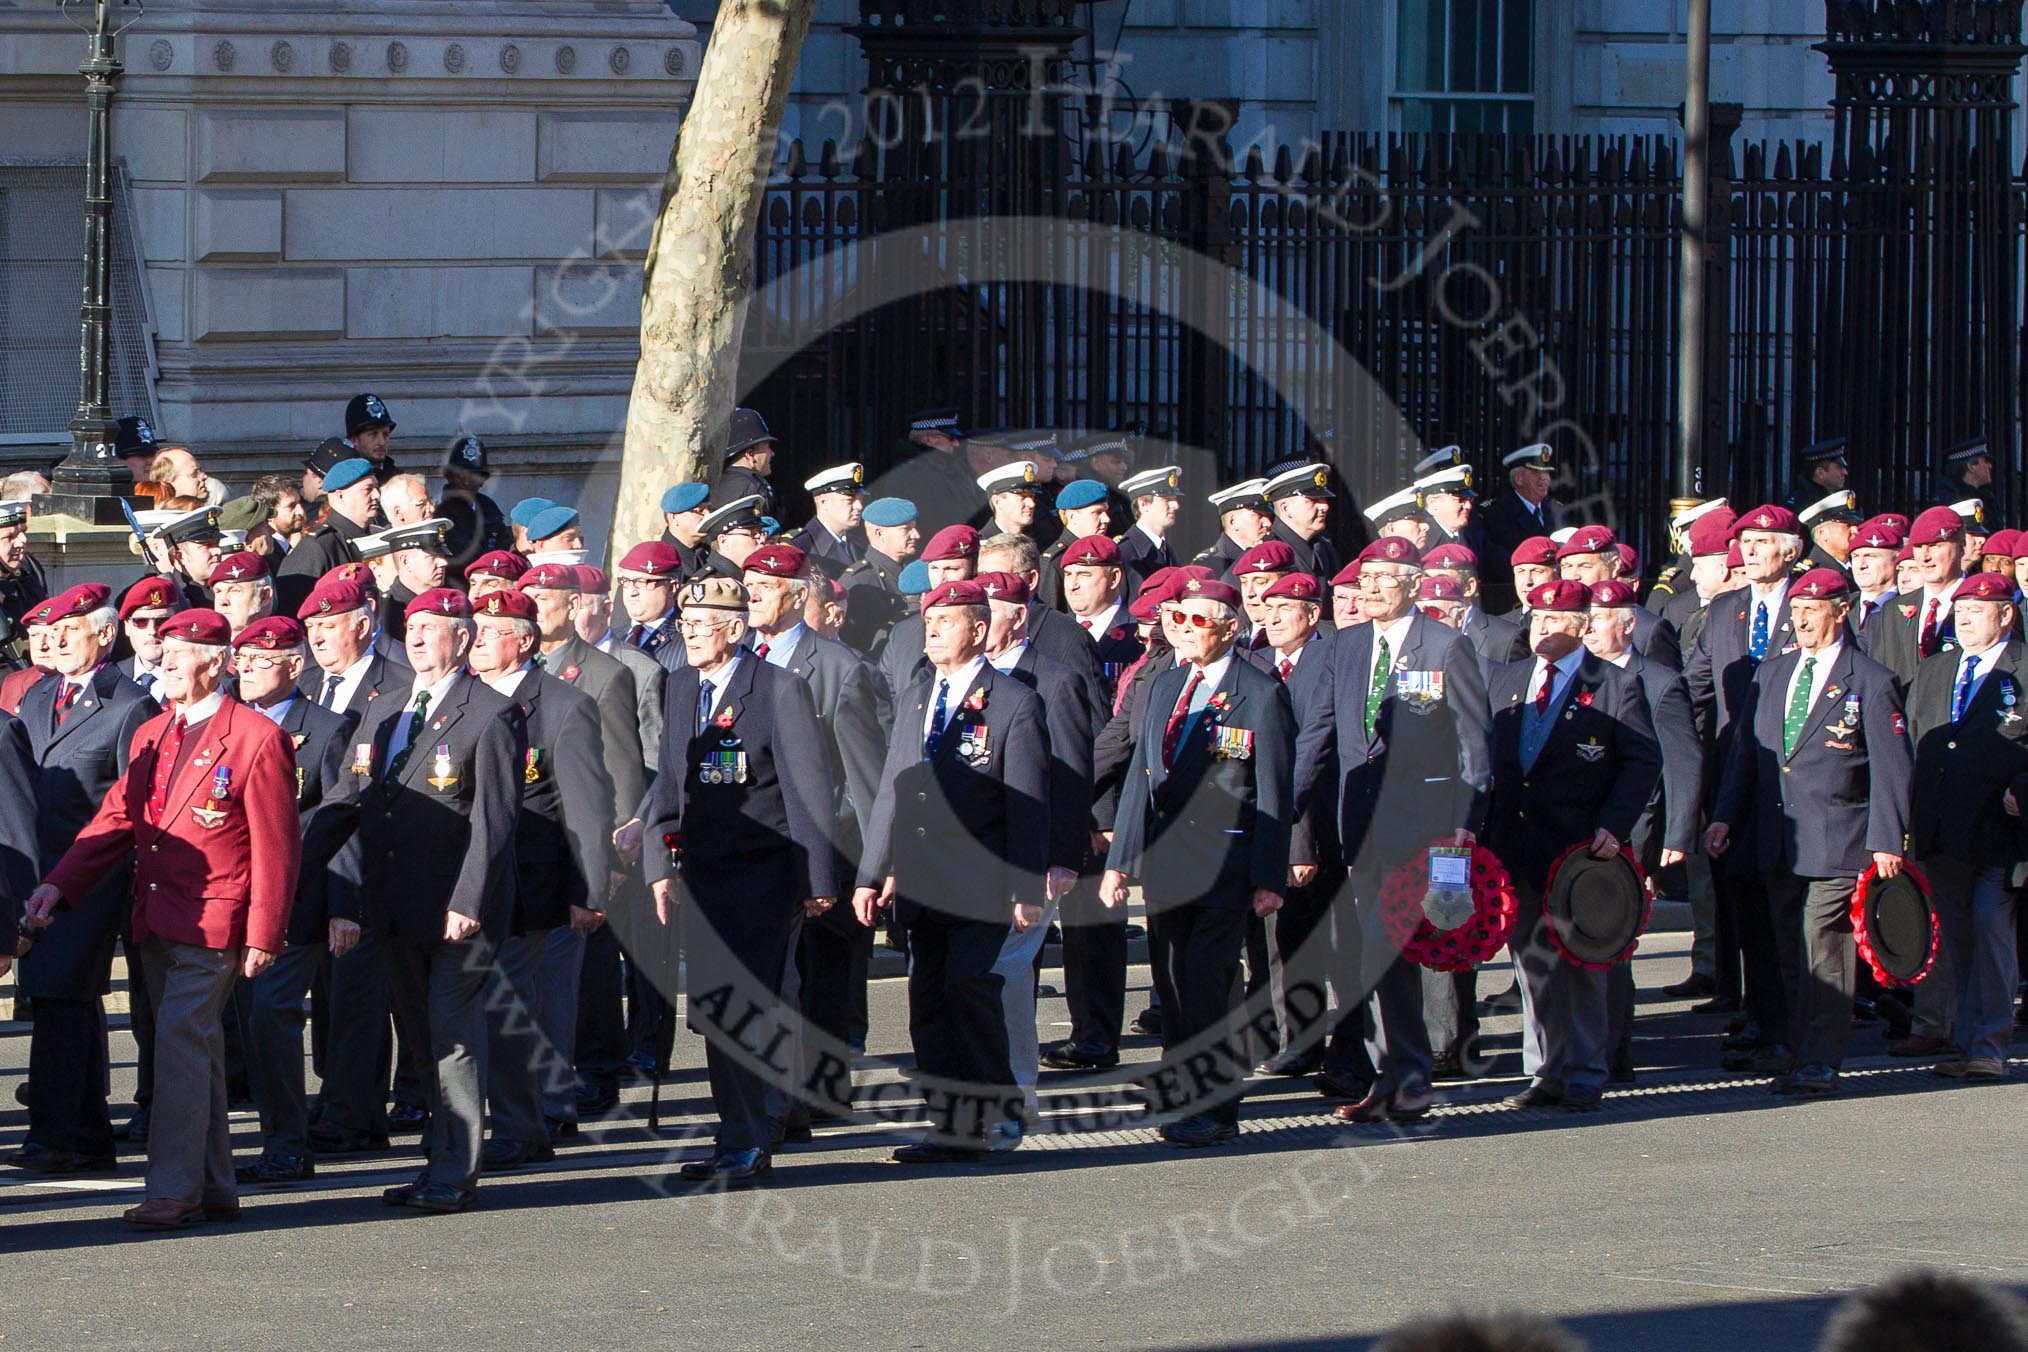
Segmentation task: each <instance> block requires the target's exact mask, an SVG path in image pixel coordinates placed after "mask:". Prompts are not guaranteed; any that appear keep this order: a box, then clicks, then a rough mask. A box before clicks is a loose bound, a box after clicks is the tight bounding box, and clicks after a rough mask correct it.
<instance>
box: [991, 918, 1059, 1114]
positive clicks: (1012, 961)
mask: <svg viewBox="0 0 2028 1352" xmlns="http://www.w3.org/2000/svg"><path fill="white" fill-rule="evenodd" d="M1055 922H1056V903H1055V902H1053V901H1052V902H1050V903H1049V904H1048V905H1047V906H1045V907H1043V908H1042V919H1041V920H1039V921H1037V922H1036V923H1035V924H1033V925H1030V926H1029V927H1028V928H1027V929H1025V930H1016V929H1015V928H1014V927H1013V926H1012V925H1009V926H1008V927H1007V939H1006V942H1005V943H1003V944H1001V945H1000V960H999V961H998V962H996V963H994V964H993V970H994V972H996V973H997V974H998V975H999V977H1000V1008H1001V1010H1002V1011H1003V1012H1004V1013H1005V1014H1006V1016H1007V1062H1008V1064H1009V1065H1011V1066H1012V1067H1013V1068H1014V1083H1015V1086H1016V1087H1018V1088H1019V1089H1020V1090H1021V1096H1022V1097H1023V1098H1024V1099H1026V1100H1027V1101H1028V1110H1029V1111H1030V1112H1034V1111H1035V1077H1036V1076H1037V1075H1039V1074H1040V1073H1041V1060H1040V1058H1041V1055H1042V1049H1041V1048H1040V1047H1039V1046H1038V1045H1037V1042H1036V1031H1035V959H1036V957H1037V956H1038V955H1039V954H1041V952H1042V941H1043V939H1044V938H1045V937H1046V936H1047V935H1048V933H1049V927H1050V926H1051V925H1052V924H1054V923H1055Z"/></svg>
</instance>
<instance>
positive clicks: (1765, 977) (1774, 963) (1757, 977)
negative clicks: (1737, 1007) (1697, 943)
mask: <svg viewBox="0 0 2028 1352" xmlns="http://www.w3.org/2000/svg"><path fill="white" fill-rule="evenodd" d="M1738 852H1739V851H1738V849H1737V847H1735V848H1734V850H1733V851H1732V854H1737V853H1738ZM1727 857H1728V858H1730V857H1731V856H1730V855H1728V856H1727ZM1744 864H1745V861H1744V860H1742V861H1740V862H1739V863H1738V864H1736V865H1735V866H1734V867H1733V868H1732V869H1731V870H1729V871H1728V872H1727V873H1726V874H1725V875H1724V877H1723V880H1722V886H1723V887H1724V889H1725V895H1726V897H1727V898H1728V899H1729V900H1730V901H1731V902H1732V905H1733V910H1734V915H1735V917H1736V919H1737V922H1738V925H1737V932H1738V936H1739V956H1740V964H1741V967H1742V969H1743V977H1744V983H1745V1004H1746V1013H1747V1016H1748V1017H1749V1018H1751V1019H1753V1020H1754V1022H1756V1023H1758V1024H1759V1025H1760V1040H1761V1045H1763V1046H1773V1045H1774V1044H1775V1043H1778V1042H1780V1041H1781V1040H1782V1039H1783V1038H1785V1037H1787V1036H1788V1028H1789V996H1788V991H1789V988H1788V985H1787V983H1786V982H1784V981H1783V980H1782V960H1781V947H1780V945H1779V944H1778V943H1777V941H1776V939H1775V930H1776V919H1775V912H1774V901H1773V899H1772V898H1771V897H1770V895H1769V893H1768V883H1769V881H1770V880H1769V879H1768V878H1766V877H1764V876H1763V875H1761V874H1760V873H1758V872H1751V873H1750V872H1747V871H1746V869H1745V867H1744ZM1723 967H1724V964H1723V963H1722V962H1721V964H1720V968H1721V976H1720V978H1719V980H1720V983H1721V986H1722V985H1723V982H1724V977H1723V975H1722V971H1723Z"/></svg>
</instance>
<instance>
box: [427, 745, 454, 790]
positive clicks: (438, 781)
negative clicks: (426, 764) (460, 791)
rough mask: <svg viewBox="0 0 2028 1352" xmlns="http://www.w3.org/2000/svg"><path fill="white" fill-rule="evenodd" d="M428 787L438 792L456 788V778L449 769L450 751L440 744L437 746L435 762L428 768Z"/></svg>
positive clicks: (450, 768)
mask: <svg viewBox="0 0 2028 1352" xmlns="http://www.w3.org/2000/svg"><path fill="white" fill-rule="evenodd" d="M430 787H431V788H433V789H436V790H438V791H440V792H443V791H448V790H450V789H455V788H457V787H458V776H457V775H456V774H455V773H454V772H453V770H452V767H451V749H450V748H449V747H448V746H444V745H442V744H441V743H440V744H439V745H438V746H437V758H436V761H435V762H434V763H433V764H432V765H431V766H430Z"/></svg>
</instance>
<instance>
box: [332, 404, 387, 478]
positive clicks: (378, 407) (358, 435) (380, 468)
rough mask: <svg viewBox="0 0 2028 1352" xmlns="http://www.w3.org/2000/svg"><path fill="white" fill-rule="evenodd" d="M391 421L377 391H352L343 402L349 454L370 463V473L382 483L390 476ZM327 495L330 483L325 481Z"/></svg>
mask: <svg viewBox="0 0 2028 1352" xmlns="http://www.w3.org/2000/svg"><path fill="white" fill-rule="evenodd" d="M394 429H395V421H394V418H393V416H392V415H391V414H389V413H388V411H387V405H386V404H385V403H383V402H382V401H381V398H380V396H379V395H377V394H355V395H353V396H352V398H351V400H350V401H349V402H347V403H346V405H345V441H346V444H347V445H349V446H351V447H352V451H353V454H355V455H358V456H360V457H362V458H363V459H365V460H366V461H367V462H368V463H369V464H370V465H372V466H373V473H374V475H375V477H377V478H378V479H379V480H380V481H381V482H382V483H385V482H386V481H387V480H389V479H391V478H393V477H394V473H395V464H394V457H393V456H392V455H390V454H388V444H389V443H390V442H391V441H393V440H394ZM324 491H325V492H326V493H327V494H328V493H329V492H330V491H331V486H330V485H329V484H326V485H325V486H324Z"/></svg>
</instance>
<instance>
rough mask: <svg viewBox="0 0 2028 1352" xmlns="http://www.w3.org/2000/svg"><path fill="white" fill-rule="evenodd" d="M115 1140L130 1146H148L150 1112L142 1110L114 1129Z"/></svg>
mask: <svg viewBox="0 0 2028 1352" xmlns="http://www.w3.org/2000/svg"><path fill="white" fill-rule="evenodd" d="M113 1139H114V1140H116V1141H124V1142H125V1143H126V1144H128V1145H146V1144H148V1110H147V1109H146V1108H142V1109H140V1110H139V1111H138V1112H136V1113H135V1114H134V1115H133V1116H132V1117H130V1118H128V1119H127V1120H126V1121H125V1122H122V1123H121V1124H120V1125H119V1126H117V1127H114V1128H113Z"/></svg>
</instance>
